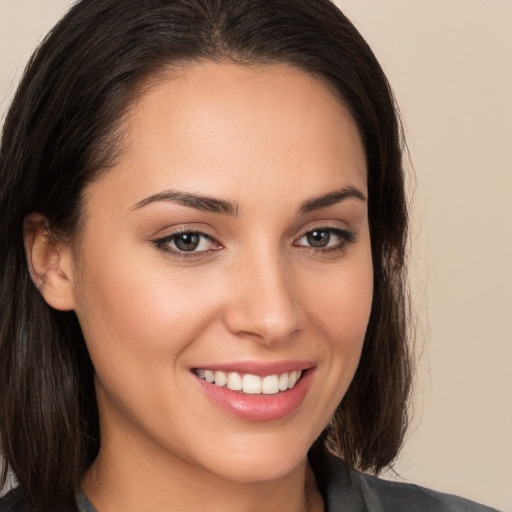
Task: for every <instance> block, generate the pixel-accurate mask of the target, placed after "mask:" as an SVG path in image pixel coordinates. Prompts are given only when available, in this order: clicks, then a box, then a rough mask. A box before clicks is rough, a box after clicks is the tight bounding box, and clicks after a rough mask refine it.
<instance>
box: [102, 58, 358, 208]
mask: <svg viewBox="0 0 512 512" xmlns="http://www.w3.org/2000/svg"><path fill="white" fill-rule="evenodd" d="M123 130H124V132H125V135H126V136H125V137H124V140H125V145H126V147H125V150H124V152H123V154H122V156H121V158H120V160H119V162H118V165H117V166H116V167H115V168H114V169H112V170H110V171H108V172H107V173H106V177H107V179H110V178H111V177H112V176H113V177H114V178H115V177H116V173H117V174H119V173H122V175H123V176H120V175H119V176H118V178H119V179H121V178H123V179H124V180H125V181H126V182H127V183H130V184H133V183H135V182H136V183H138V186H137V187H133V192H134V196H133V198H132V200H133V203H135V202H137V199H140V196H141V195H144V194H146V195H150V194H154V193H158V192H159V191H160V190H163V189H166V188H173V189H175V188H178V189H179V188H184V189H186V190H189V191H190V190H191V189H192V190H193V191H195V192H202V193H207V194H211V195H216V196H225V195H228V196H232V197H233V196H236V195H238V196H239V195H241V194H243V193H244V192H247V193H248V194H249V195H251V194H253V195H258V192H261V191H263V190H268V189H269V188H271V189H273V190H276V189H278V190H279V189H280V190H283V189H284V190H288V191H290V192H293V191H295V192H297V194H298V195H311V193H312V192H323V191H324V190H323V189H332V188H333V187H335V186H344V185H347V184H349V185H357V186H358V188H360V189H362V191H363V192H366V161H365V157H364V150H363V146H362V142H361V137H360V134H359V131H358V129H357V127H356V124H355V122H354V121H353V119H352V117H351V116H350V115H349V113H348V111H347V109H346V108H345V106H344V105H343V103H342V102H341V101H340V100H339V98H338V97H337V96H336V94H335V93H334V92H333V91H332V88H331V87H330V86H329V85H327V84H326V83H325V82H324V81H323V80H322V79H320V78H318V77H316V76H313V75H311V74H308V73H306V72H304V71H302V70H299V69H297V68H294V67H291V66H288V65H258V66H255V65H253V66H242V65H237V64H233V63H212V62H203V63H195V64H188V65H184V66H182V67H180V68H178V69H176V68H175V69H173V70H172V71H170V72H169V74H168V75H165V76H163V77H160V78H159V79H158V81H157V82H155V83H154V84H153V85H152V86H151V87H147V88H146V90H145V92H144V93H143V94H142V95H141V96H140V97H139V99H138V100H137V101H136V102H135V103H134V105H133V106H132V108H131V109H130V112H129V115H128V116H127V118H126V120H125V124H124V127H123ZM347 182H351V183H347ZM241 185H243V186H241ZM312 189H314V190H312Z"/></svg>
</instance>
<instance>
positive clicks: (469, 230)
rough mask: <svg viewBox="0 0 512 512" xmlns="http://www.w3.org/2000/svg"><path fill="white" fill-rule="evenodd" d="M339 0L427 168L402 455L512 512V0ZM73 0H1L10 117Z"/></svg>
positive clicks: (416, 223) (402, 470)
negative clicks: (409, 417)
mask: <svg viewBox="0 0 512 512" xmlns="http://www.w3.org/2000/svg"><path fill="white" fill-rule="evenodd" d="M337 4H338V5H339V6H340V7H341V8H342V10H343V11H344V12H345V13H346V14H347V15H348V17H349V18H351V19H352V21H353V22H354V23H355V25H356V26H357V27H358V28H359V29H360V31H361V33H362V34H363V36H364V37H365V38H366V39H367V40H368V42H369V43H370V45H371V46H372V48H373V49H374V52H375V53H376V55H377V57H378V58H379V60H380V61H381V64H382V65H383V67H384V69H385V71H386V72H387V74H388V77H389V79H390V81H391V83H392V85H393V88H394V90H395V93H396V96H397V99H398V102H399V104H400V107H401V111H402V114H403V117H404V121H405V128H406V134H407V137H408V143H409V150H410V154H411V160H412V162H413V166H414V173H415V176H414V177H410V178H409V182H410V188H411V200H412V202H413V211H412V219H413V224H412V229H411V234H412V253H411V262H412V263H411V282H412V296H413V302H414V305H415V307H416V311H417V315H418V341H417V347H418V350H417V353H418V375H417V377H418V378H417V385H416V390H415V407H414V409H415V418H414V421H413V424H412V426H411V429H410V431H409V436H408V442H407V444H406V447H405V449H404V450H403V452H402V454H401V456H400V458H399V460H398V463H397V465H396V468H395V469H396V470H397V471H398V473H399V474H400V477H401V479H404V480H410V481H414V482H417V483H419V484H422V485H425V486H429V487H434V488H436V489H439V490H444V491H448V492H451V493H455V494H461V495H464V496H467V497H470V498H472V499H475V500H478V501H481V502H485V503H487V504H490V505H493V506H495V507H497V508H499V509H501V510H503V511H506V512H512V371H511V366H512V227H511V222H510V217H511V216H512V215H511V214H512V206H511V202H512V157H511V155H512V144H511V142H510V141H511V139H512V100H511V91H512V1H510V0H338V1H337ZM70 5H71V2H70V1H69V0H0V116H1V117H2V118H3V115H4V112H5V110H6V109H7V106H8V103H9V100H10V98H11V96H12V94H13V93H14V89H15V86H16V83H17V80H18V79H19V76H20V73H21V71H22V69H23V67H24V64H25V62H26V60H27V59H28V57H29V55H30V53H31V52H32V50H33V49H34V47H35V45H36V44H37V42H38V41H39V40H40V38H41V37H42V35H43V34H44V33H45V32H46V31H47V30H48V29H49V28H51V26H52V25H53V23H54V22H55V21H56V20H57V19H58V18H59V17H60V16H61V14H62V13H63V12H64V11H65V9H67V8H68V7H69V6H70ZM409 167H411V166H410V165H409ZM411 176H412V174H411ZM387 476H388V477H390V478H391V477H393V475H392V474H388V475H387Z"/></svg>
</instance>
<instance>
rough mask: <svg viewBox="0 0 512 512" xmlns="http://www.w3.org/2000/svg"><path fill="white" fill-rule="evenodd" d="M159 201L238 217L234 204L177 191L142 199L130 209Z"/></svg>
mask: <svg viewBox="0 0 512 512" xmlns="http://www.w3.org/2000/svg"><path fill="white" fill-rule="evenodd" d="M159 201H164V202H165V201H168V202H171V203H176V204H180V205H183V206H188V207H189V208H195V209H196V210H201V211H205V212H210V213H220V214H223V215H231V216H233V217H236V216H237V215H238V205H237V204H236V203H230V202H228V201H224V200H222V199H216V198H214V197H210V196H204V195H201V194H192V193H189V192H180V191H178V190H166V191H165V192H160V193H158V194H154V195H152V196H149V197H146V198H145V199H142V201H139V202H138V203H136V204H135V205H134V206H132V207H131V208H130V209H131V210H138V209H140V208H144V206H147V205H149V204H152V203H156V202H159Z"/></svg>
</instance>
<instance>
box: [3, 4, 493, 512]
mask: <svg viewBox="0 0 512 512" xmlns="http://www.w3.org/2000/svg"><path fill="white" fill-rule="evenodd" d="M0 170H1V176H2V178H1V179H2V186H1V187H0V189H1V192H0V193H1V196H0V204H1V208H2V213H3V215H4V218H5V221H4V224H3V233H2V240H4V243H3V244H2V248H1V249H0V251H1V252H0V254H1V260H0V262H1V265H0V267H1V268H2V279H1V290H2V291H1V297H2V299H1V300H2V308H3V312H2V316H1V320H0V322H1V328H0V333H1V335H0V336H1V338H0V343H1V344H0V350H1V361H2V363H1V364H2V371H1V375H0V382H1V384H0V385H1V399H0V411H1V413H0V421H1V423H0V432H1V440H2V441H1V442H2V451H3V455H4V457H5V460H6V463H7V464H8V465H9V467H10V468H12V470H13V471H14V473H15V474H16V477H17V480H18V482H19V486H18V488H17V489H16V490H15V491H13V492H11V493H10V494H9V495H8V496H7V497H6V498H5V499H4V500H3V502H2V507H3V509H5V510H37V511H50V510H58V511H62V510H80V511H91V510H97V511H98V512H108V511H110V510H123V511H130V510H136V511H141V510H151V511H159V510H196V509H199V508H206V507H208V508H209V509H210V510H236V511H246V510H247V511H249V510H284V511H286V510H290V511H299V510H300V511H305V510H307V511H320V510H329V511H336V510H349V511H351V510H354V511H355V510H393V511H396V510H436V511H438V510H475V511H477V510H488V509H486V508H485V507H481V506H479V505H475V504H472V503H470V502H467V501H465V500H462V499H459V498H453V497H447V496H444V495H440V494H437V493H435V492H433V491H428V490H425V489H420V488H418V487H415V486H409V485H400V484H392V483H389V482H384V481H380V480H377V479H376V478H375V477H371V476H368V475H363V474H362V473H359V472H357V471H355V470H356V469H358V470H362V471H372V472H374V473H378V472H379V471H380V470H381V469H383V468H384V467H386V466H388V465H389V464H391V463H392V461H393V460H394V458H395V457H396V455H397V452H398V450H399V447H400V445H401V442H402V439H403V435H404V431H405V427H406V423H407V417H406V401H407V397H408V393H409V386H410V380H411V369H410V362H409V354H408V350H407V344H406V342H407V340H406V334H405V333H406V307H405V306H406V304H405V300H404V297H405V296H406V294H405V292H404V290H405V284H404V244H405V235H406V228H407V212H406V204H405V197H404V187H403V175H402V167H401V138H400V127H399V123H398V120H397V115H396V112H395V108H394V103H393V99H392V95H391V92H390V89H389V87H388V84H387V81H386V78H385V76H384V74H383V72H382V70H381V68H380V66H379V65H378V63H377V61H376V60H375V58H374V56H373V54H372V53H371V50H370V49H369V48H368V46H367V45H366V43H365V42H364V40H363V39H362V38H361V36H360V35H359V34H358V33H357V31H356V30H355V29H354V27H353V26H352V25H351V24H350V22H348V20H347V19H346V18H345V17H344V16H343V15H342V14H341V13H340V12H339V11H338V10H337V9H336V8H335V7H334V6H333V5H332V4H331V3H329V2H328V1H327V0H321V1H318V0H315V1H312V0H309V1H306V0H301V1H297V0H280V1H277V2H276V1H275V0H272V1H270V0H266V1H264V0H250V1H244V0H242V1H241V0H237V1H225V0H224V1H223V0H202V1H200V0H195V1H193V0H174V1H171V0H143V1H141V0H137V1H135V0H133V1H132V0H123V1H122V2H121V1H119V0H87V1H82V2H79V3H77V4H76V5H75V6H74V7H73V8H72V9H71V10H70V12H69V13H68V15H67V16H66V17H65V18H64V19H63V20H62V21H61V22H60V23H59V24H58V25H57V26H56V27H55V29H54V30H53V31H52V33H51V34H50V35H49V36H48V38H47V39H46V41H45V42H44V43H43V44H42V46H41V47H40V49H39V50H38V52H37V53H36V54H35V55H34V57H33V59H32V61H31V63H30V65H29V67H28V68H27V71H26V73H25V76H24V79H23V80H22V83H21V85H20V88H19V90H18V93H17V95H16V98H15V100H14V102H13V104H12V106H11V109H10V112H9V114H8V117H7V119H6V123H5V128H4V134H3V139H2V147H1V153H0ZM335 455H336V456H335ZM6 469H7V466H6V468H5V470H6ZM5 470H4V474H5Z"/></svg>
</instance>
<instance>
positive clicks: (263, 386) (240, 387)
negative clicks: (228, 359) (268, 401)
mask: <svg viewBox="0 0 512 512" xmlns="http://www.w3.org/2000/svg"><path fill="white" fill-rule="evenodd" d="M195 373H196V375H197V376H198V377H199V378H201V379H204V380H206V381H207V382H210V383H213V384H215V385H216V386H219V387H223V386H226V387H227V388H228V389H231V390H232V391H243V392H244V393H247V394H249V395H258V394H264V395H274V394H276V393H279V392H280V391H286V390H288V389H291V388H293V387H294V386H295V384H296V383H297V382H298V380H299V379H300V377H301V375H302V371H300V370H294V371H292V372H289V373H282V374H275V375H267V376H265V377H259V376H258V375H252V374H250V373H246V374H245V375H243V376H242V375H240V374H239V373H236V372H229V373H226V372H221V371H219V370H216V371H213V370H203V369H201V368H198V369H197V370H195Z"/></svg>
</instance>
